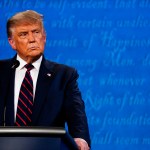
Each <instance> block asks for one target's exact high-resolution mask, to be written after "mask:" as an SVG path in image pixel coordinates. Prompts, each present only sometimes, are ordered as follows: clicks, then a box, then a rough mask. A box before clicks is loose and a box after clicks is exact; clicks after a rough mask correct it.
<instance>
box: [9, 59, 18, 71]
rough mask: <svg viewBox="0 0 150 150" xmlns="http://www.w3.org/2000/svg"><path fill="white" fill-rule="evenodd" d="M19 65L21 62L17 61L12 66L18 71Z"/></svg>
mask: <svg viewBox="0 0 150 150" xmlns="http://www.w3.org/2000/svg"><path fill="white" fill-rule="evenodd" d="M19 65H20V62H19V61H18V60H15V61H14V62H13V65H12V67H11V68H12V69H16V68H17V67H19Z"/></svg>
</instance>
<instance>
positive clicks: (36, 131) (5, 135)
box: [0, 127, 77, 150]
mask: <svg viewBox="0 0 150 150" xmlns="http://www.w3.org/2000/svg"><path fill="white" fill-rule="evenodd" d="M0 150H77V146H76V144H75V142H74V140H73V139H72V138H71V137H70V136H69V134H68V133H67V132H66V131H65V130H64V129H61V128H33V127H30V128H22V127H21V128H17V127H9V128H8V127H1V128H0Z"/></svg>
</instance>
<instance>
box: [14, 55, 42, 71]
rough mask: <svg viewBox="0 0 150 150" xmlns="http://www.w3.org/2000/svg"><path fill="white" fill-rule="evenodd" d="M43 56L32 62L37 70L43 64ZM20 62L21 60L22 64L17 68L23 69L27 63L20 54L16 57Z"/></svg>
mask: <svg viewBox="0 0 150 150" xmlns="http://www.w3.org/2000/svg"><path fill="white" fill-rule="evenodd" d="M42 58H43V56H41V57H40V58H39V59H38V60H36V61H35V62H33V63H32V65H33V66H34V68H35V69H36V70H39V69H40V65H41V62H42ZM16 59H17V60H18V61H19V62H20V65H19V67H18V68H17V69H18V70H21V69H23V68H24V66H25V65H26V64H27V63H26V62H25V61H24V60H23V59H22V58H21V57H20V56H19V55H17V58H16Z"/></svg>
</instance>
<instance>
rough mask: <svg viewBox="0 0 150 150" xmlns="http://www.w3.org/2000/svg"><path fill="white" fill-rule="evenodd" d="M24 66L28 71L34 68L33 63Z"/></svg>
mask: <svg viewBox="0 0 150 150" xmlns="http://www.w3.org/2000/svg"><path fill="white" fill-rule="evenodd" d="M24 67H25V68H26V69H27V71H30V70H32V69H33V68H34V66H33V65H32V64H26V65H25V66H24Z"/></svg>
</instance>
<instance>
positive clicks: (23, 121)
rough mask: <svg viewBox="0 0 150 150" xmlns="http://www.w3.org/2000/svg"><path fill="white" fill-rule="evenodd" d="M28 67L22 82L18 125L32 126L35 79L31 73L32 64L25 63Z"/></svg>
mask: <svg viewBox="0 0 150 150" xmlns="http://www.w3.org/2000/svg"><path fill="white" fill-rule="evenodd" d="M25 68H26V69H27V71H26V74H25V77H24V79H23V82H22V84H21V88H20V93H19V99H18V106H17V114H16V122H15V125H16V126H30V124H31V115H32V107H33V81H32V77H31V75H30V70H31V69H33V68H34V67H33V65H32V64H27V65H25Z"/></svg>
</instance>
